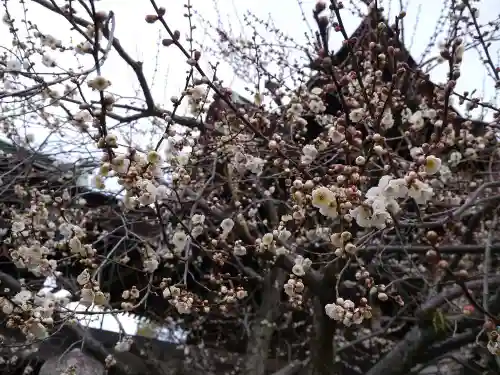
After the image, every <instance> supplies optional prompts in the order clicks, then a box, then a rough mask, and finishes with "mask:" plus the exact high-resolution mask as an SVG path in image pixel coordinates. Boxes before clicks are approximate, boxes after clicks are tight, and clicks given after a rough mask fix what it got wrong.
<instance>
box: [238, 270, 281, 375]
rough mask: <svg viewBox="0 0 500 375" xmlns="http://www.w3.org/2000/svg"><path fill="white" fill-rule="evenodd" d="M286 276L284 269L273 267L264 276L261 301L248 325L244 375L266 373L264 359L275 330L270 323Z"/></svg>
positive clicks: (273, 318) (274, 317)
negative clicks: (249, 325) (248, 332)
mask: <svg viewBox="0 0 500 375" xmlns="http://www.w3.org/2000/svg"><path fill="white" fill-rule="evenodd" d="M286 276H287V274H286V272H285V271H283V270H281V269H279V268H274V269H273V270H272V271H271V272H270V273H269V275H268V276H267V277H266V280H265V286H264V291H263V298H262V303H261V306H260V308H259V310H258V312H257V315H256V317H255V318H254V320H253V322H252V324H251V327H250V337H249V340H248V350H247V358H246V363H245V375H264V374H265V373H266V360H267V357H268V353H269V348H270V344H271V339H272V336H273V333H274V330H275V328H274V326H273V325H272V323H273V322H274V321H275V320H276V318H277V316H278V314H279V305H280V299H281V298H280V297H281V292H282V289H283V283H284V282H285V278H286ZM263 323H264V324H263ZM266 323H271V324H266Z"/></svg>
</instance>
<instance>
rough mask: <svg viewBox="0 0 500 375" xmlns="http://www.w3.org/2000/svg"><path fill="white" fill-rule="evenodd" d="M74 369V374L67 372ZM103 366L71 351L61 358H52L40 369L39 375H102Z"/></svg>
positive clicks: (79, 351) (80, 352)
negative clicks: (62, 374) (65, 374)
mask: <svg viewBox="0 0 500 375" xmlns="http://www.w3.org/2000/svg"><path fill="white" fill-rule="evenodd" d="M70 369H74V372H71V371H69V370H70ZM104 371H105V370H104V366H103V365H102V363H100V362H99V361H98V360H96V359H94V358H93V357H90V356H88V355H86V354H85V353H83V352H82V351H81V350H80V349H73V350H71V351H70V352H68V353H66V354H64V355H63V356H61V357H52V358H51V359H49V360H47V361H46V362H45V363H44V364H43V366H42V368H41V369H40V372H39V375H54V374H61V373H69V374H74V375H102V374H104Z"/></svg>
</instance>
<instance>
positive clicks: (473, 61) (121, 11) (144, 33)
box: [0, 0, 500, 330]
mask: <svg viewBox="0 0 500 375" xmlns="http://www.w3.org/2000/svg"><path fill="white" fill-rule="evenodd" d="M442 2H444V1H438V0H413V1H410V2H409V4H407V5H405V7H406V9H405V10H406V12H407V17H406V19H405V21H406V24H405V27H406V32H405V37H406V45H407V47H409V48H410V50H411V52H412V54H413V55H414V56H415V57H417V61H418V60H419V59H418V57H419V56H420V55H421V54H422V52H423V51H424V50H425V48H426V46H427V44H428V41H429V39H430V38H431V36H432V34H433V32H434V30H435V25H436V22H437V21H438V19H439V16H440V11H441V3H442ZM59 3H60V4H62V3H63V2H62V1H59ZM314 3H315V1H311V0H303V1H302V4H303V9H304V10H305V11H306V14H307V18H308V21H309V22H310V23H311V24H312V20H311V17H310V15H311V9H312V7H313V6H314ZM344 3H346V4H347V3H348V1H344ZM381 3H382V4H383V5H384V6H385V8H386V13H388V12H389V11H390V12H391V15H392V17H394V15H396V14H397V13H398V12H399V1H392V2H391V1H385V2H381ZM8 4H9V5H8V6H9V11H10V12H11V14H12V16H13V17H14V18H18V19H20V18H22V17H23V12H22V8H21V5H19V4H18V2H17V1H9V2H8ZM26 4H27V6H28V13H27V17H28V19H29V20H31V21H32V22H34V23H36V24H37V25H38V27H39V30H40V31H41V32H42V33H44V34H52V35H54V36H55V37H57V38H59V39H61V40H63V41H64V42H70V41H71V40H72V39H71V38H72V37H75V33H72V32H71V31H70V27H69V25H68V23H67V21H65V20H64V19H63V18H62V17H58V16H55V15H53V14H51V13H50V12H47V11H45V10H44V9H43V8H42V7H41V6H39V5H38V4H35V3H33V2H32V1H30V0H27V1H26ZM97 4H98V7H99V9H102V10H106V11H109V10H113V11H114V13H115V14H116V32H115V35H116V37H117V38H118V39H119V40H120V42H121V43H122V45H123V46H124V48H125V49H126V50H127V51H128V52H129V54H130V55H131V56H132V57H133V58H134V59H137V60H141V61H143V62H144V71H145V72H146V77H147V79H148V81H149V82H150V85H151V88H152V93H153V96H154V98H155V101H156V102H157V103H158V104H161V105H162V106H164V107H166V108H167V109H168V108H169V107H170V102H169V98H170V97H171V96H172V95H178V94H179V92H180V91H181V89H182V87H183V85H184V81H185V77H186V74H185V72H186V68H187V66H186V64H185V58H184V57H182V56H181V55H180V53H179V51H177V50H176V49H175V48H174V47H170V48H163V47H161V46H160V47H158V46H159V44H160V41H161V39H162V38H164V37H166V34H165V32H164V31H163V30H161V28H160V26H159V25H157V24H154V25H149V24H146V23H145V22H144V17H145V15H146V14H148V13H152V12H153V10H152V6H151V4H150V1H149V0H100V1H99V2H98V3H97ZM158 4H159V5H160V6H161V5H164V6H165V7H166V8H167V14H166V20H167V22H168V23H169V25H170V26H171V27H172V28H173V29H178V30H180V31H181V34H182V35H183V36H185V35H186V32H187V30H188V21H187V19H186V18H185V17H183V14H184V13H185V8H184V7H183V2H182V1H166V0H158ZM191 5H193V9H194V11H196V16H195V18H194V21H195V24H197V25H198V27H197V29H196V30H195V32H194V39H195V40H196V41H197V42H198V43H200V44H202V45H204V46H211V45H212V42H211V39H210V37H208V36H207V35H206V32H205V30H204V27H206V25H207V24H208V23H210V24H213V25H217V26H218V27H220V28H222V29H223V30H225V31H229V30H232V34H233V35H234V36H242V37H244V38H249V37H250V36H251V32H250V30H249V29H248V28H246V27H245V26H244V16H245V14H246V13H247V12H248V11H251V12H253V13H254V14H255V15H256V16H257V17H259V18H261V19H263V20H265V21H268V20H270V19H272V20H273V22H274V25H275V26H276V27H277V28H279V29H281V30H282V31H283V32H285V33H287V34H288V35H289V36H290V37H292V38H293V39H295V40H296V41H297V42H299V44H300V42H303V41H304V40H305V37H304V33H307V32H308V28H307V25H306V24H305V23H304V22H303V21H302V15H301V11H300V8H299V6H298V2H297V0H278V1H268V0H252V1H248V0H217V1H216V2H215V1H213V0H192V2H191ZM499 13H500V2H499V1H498V0H482V1H481V5H480V20H481V21H482V22H487V21H490V20H493V19H494V18H496V17H498V14H499ZM343 14H345V17H344V23H345V26H346V28H347V32H348V33H351V32H352V31H354V29H355V28H356V27H357V25H358V24H359V19H358V18H356V17H353V16H350V15H349V13H348V12H344V13H343ZM259 30H260V31H261V32H262V31H263V29H262V28H260V29H259ZM7 32H8V30H7V26H5V25H2V26H0V37H1V40H2V41H8V40H10V38H9V37H8V34H7ZM20 32H21V33H22V30H21V31H20ZM212 33H213V32H212ZM339 37H340V35H339V34H334V39H333V42H332V45H331V47H333V48H334V49H335V48H336V47H337V46H338V45H340V41H341V39H339ZM269 39H270V43H271V42H272V41H273V38H272V37H271V36H269ZM439 39H440V38H438V40H439ZM79 41H80V39H78V38H75V39H73V43H74V44H76V43H77V42H79ZM498 47H499V44H498V43H496V45H495V46H494V47H493V48H492V54H493V56H494V59H495V60H496V62H497V63H498V57H499V56H498V51H499V48H498ZM436 53H437V49H436V48H434V49H433V51H432V54H431V56H433V55H435V54H436ZM65 55H66V56H62V55H61V54H59V55H58V54H57V53H54V57H55V58H56V61H57V62H58V63H59V64H60V65H62V66H66V67H69V66H75V58H74V57H73V56H71V53H69V54H68V53H66V54H65ZM292 56H293V55H292ZM81 61H83V62H84V63H86V64H87V66H90V65H89V64H91V63H92V62H91V61H90V60H84V59H83V60H81ZM218 61H219V60H218V59H215V58H213V57H211V56H206V58H205V56H202V65H203V66H204V67H205V68H207V73H210V70H209V69H208V66H209V64H208V63H209V62H211V63H216V62H218ZM499 65H500V64H499ZM443 69H444V67H441V68H438V69H436V70H435V71H434V72H433V76H432V77H433V79H434V80H435V81H436V82H442V81H443V79H444V77H445V75H444V70H443ZM103 75H104V76H106V77H107V78H108V79H110V80H111V81H112V87H111V90H112V91H113V92H117V93H120V95H122V96H131V97H133V96H136V94H135V93H136V92H138V90H139V84H138V82H137V80H136V78H135V76H134V73H133V72H132V70H131V69H130V68H129V67H128V66H127V65H126V64H125V63H124V62H123V61H121V60H120V58H119V57H118V56H117V55H116V54H115V53H112V54H111V55H110V57H109V59H108V61H107V62H106V64H105V66H104V68H103ZM219 77H221V78H223V79H224V81H225V83H226V84H227V85H229V86H231V87H232V88H233V89H234V90H236V91H238V92H240V93H244V88H245V86H246V83H245V82H243V81H242V80H241V79H239V78H238V77H236V76H235V75H234V73H233V72H232V71H231V69H230V68H229V66H228V65H227V64H224V63H222V64H221V67H220V69H219ZM473 89H477V90H478V91H480V92H484V93H485V98H486V99H492V98H493V97H494V94H495V91H494V89H493V85H492V82H491V80H488V78H487V77H486V74H485V70H484V68H483V66H482V64H481V62H480V60H479V57H478V54H477V53H476V52H475V51H471V52H469V53H467V54H466V56H465V59H464V64H463V68H462V77H461V79H460V80H459V85H458V90H469V91H471V90H473ZM141 126H143V127H145V128H147V126H148V123H147V121H145V122H143V123H142V125H141ZM135 140H137V137H136V138H135ZM154 141H156V139H155V140H154ZM139 142H140V145H141V146H142V147H145V145H147V144H148V143H149V139H148V138H147V137H146V136H145V137H143V138H141V139H140V141H139ZM126 325H127V326H128V327H131V326H133V324H132V323H131V322H130V321H128V322H127V323H126ZM104 327H105V328H108V329H113V330H116V329H117V327H118V326H117V324H116V322H113V319H112V318H109V320H108V318H106V320H105V323H104Z"/></svg>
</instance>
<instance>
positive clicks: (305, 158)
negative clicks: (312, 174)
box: [300, 145, 318, 164]
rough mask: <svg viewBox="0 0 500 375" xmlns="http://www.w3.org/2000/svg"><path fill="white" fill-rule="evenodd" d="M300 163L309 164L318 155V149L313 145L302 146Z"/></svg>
mask: <svg viewBox="0 0 500 375" xmlns="http://www.w3.org/2000/svg"><path fill="white" fill-rule="evenodd" d="M302 153H303V155H302V156H301V159H300V160H301V162H302V164H311V163H312V162H313V161H314V159H316V158H317V157H318V150H317V149H316V147H314V146H313V145H306V146H304V147H303V148H302Z"/></svg>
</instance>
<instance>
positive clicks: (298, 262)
mask: <svg viewBox="0 0 500 375" xmlns="http://www.w3.org/2000/svg"><path fill="white" fill-rule="evenodd" d="M311 265H312V262H311V260H310V259H309V258H304V257H303V256H301V255H297V257H296V258H295V260H294V265H293V267H292V273H293V274H294V275H296V276H304V275H305V274H306V271H307V270H308V269H309V268H310V267H311Z"/></svg>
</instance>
